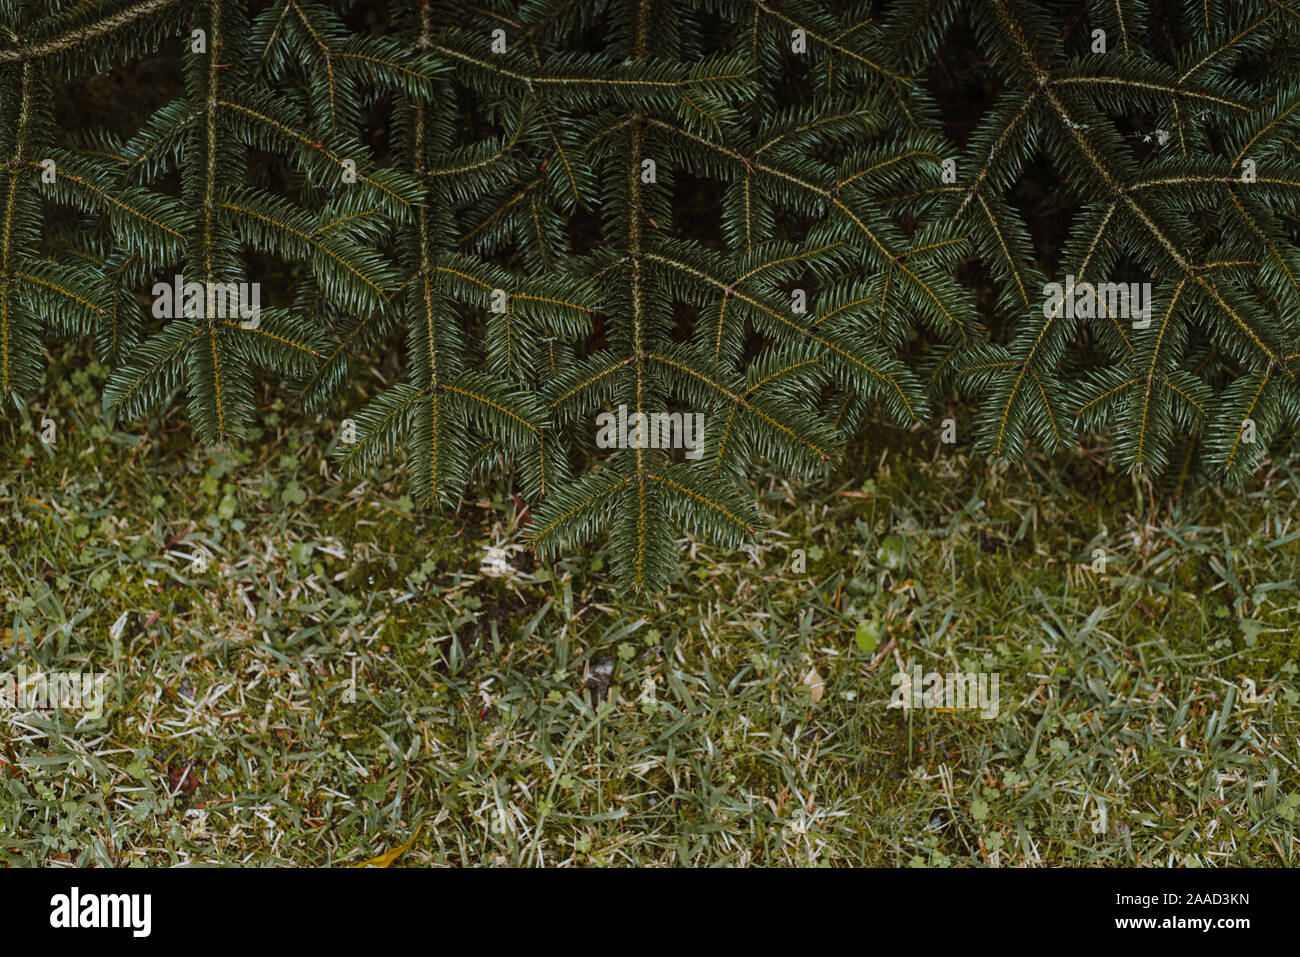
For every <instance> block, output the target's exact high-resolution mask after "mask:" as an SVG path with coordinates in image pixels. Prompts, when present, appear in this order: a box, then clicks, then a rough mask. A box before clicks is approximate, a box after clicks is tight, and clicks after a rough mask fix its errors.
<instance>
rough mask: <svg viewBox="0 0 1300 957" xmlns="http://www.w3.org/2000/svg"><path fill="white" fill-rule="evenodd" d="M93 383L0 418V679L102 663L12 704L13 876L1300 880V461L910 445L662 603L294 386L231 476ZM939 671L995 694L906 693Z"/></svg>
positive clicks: (841, 479)
mask: <svg viewBox="0 0 1300 957" xmlns="http://www.w3.org/2000/svg"><path fill="white" fill-rule="evenodd" d="M65 374H66V378H62V377H60V376H58V375H51V376H50V378H49V380H48V381H53V382H60V381H62V383H63V385H62V386H61V387H60V389H58V390H55V391H56V394H55V395H53V396H52V397H51V398H50V400H49V401H48V404H47V405H46V406H45V407H44V411H42V412H41V413H40V416H39V417H37V418H35V419H34V420H33V421H30V422H28V423H26V424H23V423H22V422H21V421H20V420H18V419H16V418H15V417H13V416H12V415H10V416H9V417H8V418H7V419H6V420H5V421H4V422H3V423H0V673H4V672H11V673H15V674H17V673H18V672H19V669H20V668H22V669H25V671H26V672H27V673H29V674H30V673H31V672H35V671H38V670H39V671H41V672H43V673H55V672H63V673H67V672H77V673H85V672H88V671H89V672H94V673H96V674H103V675H106V676H107V677H106V681H105V682H104V684H103V685H102V687H103V688H104V698H103V701H102V713H99V714H98V716H96V713H97V712H99V711H100V709H98V708H96V707H94V703H93V702H84V701H83V702H82V707H81V708H80V710H77V709H63V710H36V711H28V712H25V713H19V712H16V711H14V710H12V709H10V710H6V709H5V708H4V706H3V704H2V703H0V862H5V863H10V864H44V865H57V864H59V863H64V864H69V865H71V864H80V865H99V864H103V865H146V864H148V865H168V864H181V863H202V862H213V863H222V864H271V865H277V864H279V865H295V864H297V865H344V864H359V863H362V862H365V861H368V860H371V859H375V858H379V859H380V861H379V862H380V863H382V864H385V865H386V864H388V863H390V862H392V863H395V864H396V865H401V866H422V865H445V864H453V865H455V864H459V865H476V864H494V863H508V864H533V863H539V864H545V865H557V864H674V863H676V864H694V865H712V864H735V865H739V864H794V865H848V864H858V865H888V866H897V865H903V866H909V865H910V866H931V865H940V866H942V865H977V866H983V865H999V866H1023V865H1101V864H1111V865H1130V864H1138V865H1166V864H1175V865H1203V866H1217V865H1225V864H1271V865H1287V866H1295V865H1296V864H1297V863H1300V836H1298V834H1297V812H1300V773H1298V772H1297V763H1298V762H1300V681H1298V680H1297V671H1298V670H1300V644H1298V643H1297V640H1296V630H1297V626H1298V625H1300V593H1298V591H1297V583H1300V519H1297V518H1296V516H1297V515H1298V514H1300V512H1297V504H1298V499H1300V477H1297V475H1296V474H1295V473H1294V472H1292V471H1291V469H1290V468H1289V467H1288V465H1287V464H1286V463H1285V462H1278V463H1275V464H1274V465H1272V466H1271V467H1270V468H1269V470H1268V471H1266V472H1265V473H1264V474H1262V475H1261V476H1260V477H1259V478H1258V479H1257V480H1256V482H1255V483H1254V485H1253V486H1252V488H1251V490H1249V491H1248V492H1247V493H1244V494H1241V495H1235V496H1230V495H1226V494H1224V493H1222V492H1220V491H1218V490H1217V489H1211V490H1207V491H1203V492H1201V493H1199V494H1198V495H1196V496H1195V497H1188V498H1184V499H1183V500H1181V501H1179V500H1170V499H1167V498H1166V497H1165V496H1164V495H1163V494H1162V493H1161V492H1160V491H1159V489H1155V488H1152V487H1150V486H1149V485H1147V484H1145V483H1140V482H1136V481H1134V480H1133V479H1131V478H1130V477H1128V476H1125V475H1115V474H1111V473H1109V472H1108V471H1107V470H1106V469H1105V467H1104V466H1103V465H1101V464H1099V463H1100V462H1102V461H1103V459H1102V457H1101V455H1100V454H1098V453H1097V450H1090V449H1085V450H1083V451H1082V452H1081V453H1080V454H1078V455H1075V456H1073V457H1068V458H1066V459H1063V460H1059V461H1052V462H1048V461H1046V460H1043V459H1032V460H1030V461H1029V462H1028V463H1027V464H1026V465H1024V466H1016V467H1002V466H998V467H990V466H989V465H988V463H987V462H985V461H984V460H983V459H982V458H978V457H975V456H973V455H972V454H971V452H970V448H969V446H967V445H963V444H962V443H960V442H958V443H957V444H956V445H942V444H940V443H939V442H938V440H937V436H936V435H935V434H932V433H920V432H915V433H909V432H905V431H902V430H891V429H879V430H876V431H874V432H872V433H870V434H869V435H868V436H867V437H866V438H865V439H864V440H863V441H861V442H859V443H858V444H857V445H856V446H855V447H854V452H853V453H852V454H851V455H850V456H849V458H848V460H847V461H846V463H845V464H844V465H842V466H841V467H840V468H839V469H838V470H837V471H835V472H834V473H828V477H827V481H826V483H824V484H822V485H820V486H818V487H794V486H791V485H788V484H786V483H784V482H782V481H780V480H778V479H776V478H771V479H768V480H765V481H764V482H763V483H762V505H763V507H764V508H765V509H766V510H767V512H768V513H769V515H770V516H771V525H770V526H769V528H768V529H767V530H766V531H764V532H763V533H762V534H761V535H760V537H759V538H758V539H757V540H756V541H755V542H754V543H753V544H751V545H749V546H747V547H746V548H744V549H743V550H741V551H737V552H735V553H731V554H725V553H722V552H719V551H718V550H716V549H712V548H709V547H705V546H701V545H696V544H694V543H684V544H683V548H682V552H681V556H680V557H681V566H680V569H679V573H678V575H677V577H676V578H675V580H674V582H673V584H672V588H671V591H670V592H669V593H668V594H666V595H663V596H658V597H651V598H645V599H638V598H636V597H634V596H630V595H628V594H626V593H623V592H621V591H619V590H617V589H615V588H613V587H612V586H611V584H610V581H609V577H608V556H606V555H603V554H601V553H599V552H596V553H590V554H579V555H575V556H572V557H570V558H568V559H566V560H563V561H561V562H558V563H556V564H554V565H551V566H543V565H534V563H533V561H532V558H531V555H530V553H529V552H528V551H527V549H526V547H525V546H524V544H523V536H522V534H521V533H520V531H519V520H520V517H521V516H520V515H519V513H518V504H517V502H516V501H515V500H514V498H513V496H512V495H511V494H510V493H509V491H508V490H506V491H505V492H498V493H496V494H491V495H488V494H485V495H484V496H483V497H481V498H480V499H478V500H476V501H472V502H470V503H467V504H465V505H464V506H462V507H461V508H460V509H459V510H458V511H457V512H455V513H454V514H449V515H444V516H441V517H440V516H434V515H430V514H427V513H422V512H420V511H419V510H418V509H416V508H415V507H414V506H413V504H412V502H411V500H410V498H409V497H408V496H407V495H406V494H405V491H404V487H403V484H402V481H401V478H400V474H399V473H398V471H397V469H396V467H394V468H393V469H392V470H390V471H388V472H386V473H384V475H383V477H382V481H370V482H363V483H358V482H356V481H355V480H351V479H346V478H344V479H339V477H338V476H337V475H335V473H334V471H333V469H332V467H330V466H326V465H325V461H326V459H325V453H326V451H327V446H328V442H329V438H328V437H329V436H332V435H333V434H334V431H335V427H334V426H333V425H331V424H326V423H313V422H312V421H309V420H304V419H302V418H301V417H300V416H298V415H297V414H296V413H293V412H291V411H289V410H287V409H283V408H282V407H280V406H279V405H278V403H277V404H275V405H269V406H268V407H267V409H266V410H264V412H263V422H264V425H265V428H264V430H263V431H261V432H260V433H259V434H257V435H255V436H254V437H253V438H251V439H250V440H249V441H248V442H247V443H245V445H244V447H243V448H242V449H241V450H236V451H232V452H225V453H218V454H212V453H209V452H207V451H202V450H195V449H194V448H193V447H192V446H191V444H190V441H189V433H188V429H187V427H185V426H184V420H183V414H182V412H176V413H173V414H172V415H171V416H169V417H168V418H167V419H166V420H165V421H164V422H163V423H162V426H161V427H159V426H158V425H156V424H155V425H154V426H153V427H152V428H149V429H144V428H139V427H131V429H130V430H129V431H122V430H120V429H119V428H114V427H110V426H109V425H107V424H106V423H105V422H104V421H103V419H102V417H101V414H100V410H99V406H98V400H97V398H96V397H97V395H98V392H99V389H100V387H101V386H102V376H103V370H101V369H99V368H98V367H95V366H92V367H90V368H89V369H88V370H87V369H81V370H79V371H76V372H71V371H67V372H66V373H65ZM39 418H48V419H49V420H50V421H51V422H53V423H54V424H55V428H56V432H55V440H54V443H53V445H52V446H50V445H47V444H46V443H43V442H42V441H41V437H40V433H41V432H42V424H41V422H40V421H39ZM797 550H802V551H801V552H799V551H797ZM1098 550H1100V551H1098ZM914 666H915V667H919V668H920V669H921V672H922V673H930V672H938V673H940V674H944V675H953V674H957V673H962V674H972V673H975V674H983V675H985V676H986V677H988V676H992V675H996V676H997V678H998V685H997V688H998V693H999V694H998V700H997V707H996V709H992V708H985V709H984V711H983V712H982V711H981V710H979V709H975V710H972V709H960V708H956V709H947V708H939V707H915V708H907V709H903V708H891V707H889V705H890V702H891V698H892V697H893V696H894V693H895V679H894V678H893V675H895V674H896V673H898V672H900V671H902V672H904V673H906V674H909V675H910V674H912V673H913V671H912V669H913V667H914ZM990 680H991V679H990ZM2 691H3V689H0V692H2ZM993 710H996V712H997V713H996V716H993V715H992V714H991V712H992V711H993ZM385 855H387V856H386V857H385Z"/></svg>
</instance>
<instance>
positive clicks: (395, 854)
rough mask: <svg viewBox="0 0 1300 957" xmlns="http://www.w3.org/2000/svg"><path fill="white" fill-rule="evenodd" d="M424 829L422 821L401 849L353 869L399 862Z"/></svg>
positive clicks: (355, 865)
mask: <svg viewBox="0 0 1300 957" xmlns="http://www.w3.org/2000/svg"><path fill="white" fill-rule="evenodd" d="M422 827H424V822H423V821H421V822H420V823H419V824H417V825H416V827H415V833H414V834H412V835H411V839H410V840H409V841H407V842H406V843H405V844H403V845H401V846H400V847H395V848H393V849H392V850H391V851H388V852H387V853H385V854H380V855H379V856H378V857H372V858H371V859H370V860H368V861H362V862H361V863H360V864H353V865H352V866H353V867H387V866H388V865H390V864H392V863H393V861H395V860H397V859H398V858H399V857H401V856H402V855H403V854H405V853H406V852H407V851H409V850H410V849H411V845H412V844H414V843H415V839H416V838H417V837H419V836H420V828H422Z"/></svg>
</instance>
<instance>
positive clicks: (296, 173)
mask: <svg viewBox="0 0 1300 957" xmlns="http://www.w3.org/2000/svg"><path fill="white" fill-rule="evenodd" d="M1298 31H1300V8H1297V7H1295V6H1293V5H1291V4H1288V3H1287V2H1286V0H1242V2H1237V0H1231V2H1227V0H1224V2H1220V0H1160V2H1132V0H1119V2H1117V3H1116V2H1110V0H1108V2H1104V3H1103V2H1095V3H1057V2H1040V3H1030V2H1026V0H899V2H886V3H855V2H834V3H832V2H813V0H671V2H665V0H518V2H496V0H487V2H485V3H482V4H477V5H474V6H469V7H467V6H465V5H463V4H460V3H453V2H450V0H445V2H444V0H418V2H406V0H394V2H391V3H387V4H354V3H350V2H345V0H333V2H325V3H315V2H309V0H269V2H252V3H242V2H234V0H103V2H76V3H56V2H24V3H13V2H0V110H3V111H4V122H3V123H2V124H0V152H2V153H3V155H4V157H5V164H4V167H3V168H2V169H0V192H2V193H3V197H4V203H3V206H0V391H3V392H4V393H5V394H6V395H8V396H12V399H13V401H16V402H17V403H19V404H20V405H21V404H22V403H24V402H26V401H29V400H30V399H31V398H32V397H33V396H35V395H36V394H37V392H38V390H39V388H40V384H41V382H40V380H41V370H42V355H43V351H44V349H45V347H46V344H47V343H48V342H51V341H54V340H58V339H68V338H72V337H88V338H89V340H90V342H91V344H92V346H93V350H94V352H95V354H96V355H97V357H98V358H99V359H100V360H101V361H103V362H105V363H107V364H108V365H110V366H111V367H112V368H113V370H114V371H113V374H112V377H111V378H110V380H109V384H108V386H107V388H106V393H105V404H106V407H107V408H109V409H111V410H112V411H113V412H114V413H115V414H116V415H117V416H119V417H120V418H121V419H122V420H124V421H129V420H141V419H145V418H148V417H151V416H155V415H157V414H159V413H161V412H163V411H165V410H166V409H167V408H169V407H170V406H171V405H172V404H173V403H174V402H176V401H178V399H180V398H183V400H184V402H185V404H186V406H187V409H188V417H189V420H190V422H191V424H192V426H193V428H194V430H195V432H196V433H197V435H198V436H199V438H200V439H201V440H202V441H206V442H230V441H238V440H239V439H240V438H241V437H242V436H243V435H244V434H245V432H246V430H247V429H248V427H249V426H250V424H251V423H252V422H253V419H254V416H255V414H256V406H257V400H256V390H255V384H256V381H257V378H258V377H259V376H262V377H266V378H269V379H270V380H272V381H273V382H276V383H279V384H280V385H281V387H282V388H284V389H286V390H288V391H289V392H290V393H291V394H292V395H293V396H295V397H296V398H297V400H298V401H299V402H300V404H301V406H302V407H303V408H304V409H305V410H306V411H307V412H309V413H328V414H330V415H331V416H335V417H340V418H344V419H345V420H346V424H347V425H348V426H349V428H348V429H345V430H343V431H342V432H341V433H340V439H339V441H337V442H336V443H335V446H336V447H335V450H334V451H335V454H336V457H337V460H338V461H339V463H340V464H341V465H343V466H344V467H346V468H347V469H350V470H351V471H352V473H353V474H364V473H366V472H368V471H370V470H372V469H374V468H376V467H377V466H378V465H379V464H380V463H381V462H383V461H384V460H386V459H389V458H391V457H393V456H395V455H399V454H400V455H401V456H402V457H403V458H404V461H405V465H406V468H407V469H408V471H409V474H410V480H411V483H412V488H413V490H414V492H415V493H416V495H417V496H418V498H419V499H420V500H421V502H423V503H424V504H426V505H429V506H431V507H432V506H454V505H455V504H456V503H457V502H458V501H460V499H461V497H462V496H463V495H464V494H465V492H466V490H467V489H468V488H469V487H470V486H471V484H472V483H474V482H477V481H484V480H489V481H510V482H513V483H515V484H516V487H517V488H518V489H519V490H520V492H521V494H522V495H523V496H524V498H525V499H526V500H527V502H528V503H529V505H530V506H531V507H532V516H531V521H530V524H529V527H528V532H529V535H530V536H531V538H532V540H533V542H534V543H535V544H536V546H537V547H538V549H539V550H540V551H541V552H542V553H543V554H546V555H553V554H557V553H559V552H561V551H562V550H563V549H565V548H573V547H577V546H581V545H583V544H584V543H587V542H589V541H591V540H593V539H595V538H597V537H601V536H604V537H607V539H608V541H609V543H610V545H611V546H612V549H611V550H612V554H613V556H614V558H615V564H616V571H617V573H618V577H619V579H620V580H621V581H622V582H624V583H626V584H627V585H630V586H631V587H633V588H638V589H640V588H661V587H663V586H664V585H665V583H666V582H667V580H668V578H669V576H670V574H671V572H672V569H673V567H674V564H675V561H674V557H673V556H674V551H675V547H676V546H675V539H676V536H678V535H680V534H682V533H683V532H690V533H692V534H695V535H697V536H700V537H702V538H705V539H708V540H712V541H714V542H717V543H718V544H720V545H721V546H723V547H724V548H728V547H734V546H736V545H737V544H739V543H740V542H741V541H743V540H744V539H745V538H746V537H747V536H749V535H751V534H753V533H754V531H755V530H756V529H757V528H758V526H759V524H760V516H759V513H758V511H757V509H756V508H755V506H754V504H753V490H752V487H751V484H750V481H749V478H748V476H749V475H750V474H751V471H752V469H753V468H754V466H755V464H756V463H764V464H766V465H768V466H770V467H773V468H776V469H778V470H779V471H781V472H782V473H784V474H787V475H790V476H792V477H799V478H805V479H806V478H816V477H818V476H820V475H822V474H823V472H824V466H825V464H826V463H828V462H831V461H833V460H834V459H835V457H836V455H837V454H838V453H839V451H840V450H841V448H842V447H843V446H844V444H845V442H846V441H848V440H849V439H851V438H852V437H853V436H854V435H855V434H856V433H857V432H858V431H859V430H860V429H861V428H862V427H863V425H864V424H865V423H867V422H869V421H872V420H879V419H882V418H883V419H885V420H888V421H891V422H894V423H897V424H900V425H904V426H920V425H927V426H932V425H935V424H937V423H936V422H935V421H934V420H935V418H936V417H937V415H938V413H937V410H941V409H943V408H945V407H946V406H947V405H950V404H951V403H952V401H953V400H954V397H955V396H958V395H964V396H965V397H967V398H968V399H969V400H970V401H971V402H972V403H973V405H974V415H973V418H974V425H975V429H976V434H975V448H976V449H977V450H979V451H981V452H983V453H986V454H987V455H988V456H990V457H991V458H1001V459H1010V460H1015V459H1017V458H1019V457H1021V456H1023V455H1024V454H1026V452H1027V451H1028V450H1029V449H1031V448H1033V447H1034V446H1037V447H1040V448H1042V449H1043V450H1045V451H1049V452H1050V451H1055V450H1059V449H1066V448H1069V447H1071V446H1072V445H1074V444H1075V443H1077V442H1078V441H1079V439H1080V437H1081V436H1083V435H1088V434H1093V435H1098V434H1105V435H1109V436H1111V439H1112V454H1113V456H1114V457H1115V459H1116V461H1117V462H1118V463H1120V464H1122V465H1123V466H1125V467H1128V468H1131V469H1133V470H1135V471H1138V472H1141V473H1143V474H1148V475H1151V476H1161V475H1166V476H1172V477H1173V479H1174V480H1176V481H1181V480H1182V479H1183V478H1184V477H1186V476H1187V475H1188V474H1190V473H1191V472H1192V471H1193V470H1200V471H1203V472H1205V473H1207V474H1209V475H1211V476H1213V477H1219V478H1221V477H1226V478H1227V479H1228V480H1229V481H1230V482H1233V483H1241V482H1242V481H1244V480H1245V479H1247V478H1248V477H1249V476H1250V475H1251V473H1252V472H1253V471H1254V470H1255V469H1256V468H1257V467H1258V465H1259V463H1260V462H1261V461H1262V459H1263V457H1264V456H1265V454H1266V452H1267V449H1268V447H1269V444H1270V443H1271V442H1273V441H1274V440H1276V439H1279V438H1281V437H1283V436H1284V435H1285V434H1286V433H1287V432H1288V431H1289V430H1290V429H1292V428H1294V427H1295V426H1296V425H1297V424H1300V381H1298V380H1297V376H1298V375H1300V338H1298V336H1300V309H1298V308H1297V307H1300V247H1298V246H1297V239H1298V229H1300V218H1298V216H1300V146H1297V143H1300V33H1298ZM146 58H153V59H155V60H158V61H160V62H163V63H172V64H174V65H175V76H176V83H175V89H174V90H170V91H166V93H167V95H166V96H165V97H163V98H162V99H161V101H160V102H162V105H161V106H159V107H158V108H157V109H156V110H155V111H154V112H153V114H152V115H151V116H149V117H148V118H147V119H146V120H145V121H144V122H143V123H142V124H140V126H139V128H138V129H134V130H131V131H129V132H127V133H122V132H121V131H120V130H118V129H115V128H114V127H113V126H112V125H110V124H105V125H104V126H103V127H102V128H101V127H95V126H93V125H92V124H79V125H78V126H77V128H71V129H68V128H59V125H58V124H57V123H56V122H55V114H56V110H57V108H58V102H57V97H58V96H60V95H63V96H65V97H66V96H68V95H69V92H68V91H71V90H75V89H76V84H77V83H79V82H82V81H83V80H84V78H85V77H86V76H88V75H91V74H95V73H108V72H110V71H113V70H115V69H118V68H120V67H122V66H123V65H124V64H129V63H133V62H135V61H138V60H142V59H146ZM1044 208H1048V209H1051V210H1054V214H1053V215H1054V217H1055V218H1053V216H1043V215H1041V212H1042V210H1043V209H1044ZM188 283H194V284H197V286H195V287H194V288H196V289H198V290H201V291H202V295H195V296H190V295H187V294H183V290H184V289H185V288H186V284H188ZM1052 283H1060V284H1061V285H1060V286H1058V287H1053V286H1052V285H1051V284H1052ZM1103 284H1105V285H1103ZM1121 284H1122V285H1123V290H1124V296H1120V295H1119V294H1118V293H1116V292H1115V289H1116V288H1118V287H1119V286H1120V285H1121ZM1143 284H1149V295H1147V296H1146V297H1145V306H1146V307H1147V308H1148V309H1149V312H1143V311H1142V310H1141V309H1138V308H1136V307H1137V304H1138V299H1137V298H1136V297H1135V298H1134V299H1133V300H1132V301H1129V300H1128V298H1127V291H1128V290H1129V289H1134V290H1137V289H1139V288H1144V287H1143ZM252 285H256V286H258V287H261V288H260V293H259V298H258V302H259V303H260V306H259V308H258V309H257V310H255V312H254V314H253V316H252V318H251V319H250V317H249V315H247V314H245V313H243V312H236V311H234V310H232V309H222V308H219V307H218V306H217V305H216V304H215V303H217V302H219V301H220V296H218V298H217V300H214V298H213V292H212V291H213V290H217V291H218V292H221V291H224V290H230V291H232V294H233V291H234V290H237V289H238V290H245V289H247V288H248V287H249V286H252ZM1107 287H1110V289H1111V292H1110V295H1109V296H1107V295H1106V294H1105V292H1104V290H1105V289H1106V288H1107ZM1052 289H1057V290H1058V294H1057V295H1054V296H1053V295H1052V294H1050V292H1049V290H1052ZM1098 291H1100V294H1098V295H1091V296H1090V295H1084V293H1092V292H1098ZM164 301H165V302H166V303H167V304H169V306H170V308H160V305H159V304H160V302H164ZM1129 306H1133V307H1135V309H1133V310H1130V309H1129ZM1130 311H1132V312H1133V315H1130V314H1129V313H1130ZM393 344H400V345H401V347H402V354H403V356H404V368H403V374H402V377H401V379H400V381H396V382H394V383H392V384H391V385H389V386H388V387H387V388H386V389H385V390H383V391H380V392H377V393H376V394H373V395H370V396H369V397H368V398H367V399H366V400H365V401H364V402H363V403H362V404H361V405H360V406H354V405H353V403H354V401H355V397H354V395H353V393H352V390H350V389H349V386H351V385H353V384H354V382H355V381H357V376H356V375H355V372H356V363H358V362H359V361H361V362H365V361H368V358H367V357H369V356H370V355H372V354H373V351H374V350H375V349H377V348H379V347H381V346H391V345H393ZM5 404H6V405H8V400H7V401H6V403H5ZM692 420H694V421H698V422H701V423H702V434H697V435H696V436H695V439H696V440H697V441H696V442H695V443H693V444H692V445H691V446H690V447H687V448H681V447H677V448H674V447H672V446H674V445H677V446H680V445H681V443H679V442H676V441H669V440H670V439H672V438H677V437H680V436H681V435H682V434H683V433H681V432H680V430H679V429H678V428H677V427H678V425H680V423H682V422H684V421H687V422H688V421H692ZM612 421H617V423H618V428H617V429H611V430H610V431H611V433H613V434H616V438H617V439H618V441H616V442H613V443H610V442H607V441H604V440H603V439H601V435H602V431H601V426H599V425H598V423H600V422H606V423H608V422H612ZM629 424H630V425H629ZM656 429H659V430H660V431H658V432H656ZM629 437H630V439H629ZM660 440H662V441H660ZM611 444H612V445H613V447H610V446H611Z"/></svg>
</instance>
